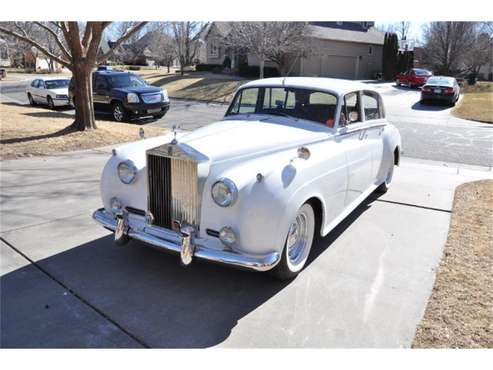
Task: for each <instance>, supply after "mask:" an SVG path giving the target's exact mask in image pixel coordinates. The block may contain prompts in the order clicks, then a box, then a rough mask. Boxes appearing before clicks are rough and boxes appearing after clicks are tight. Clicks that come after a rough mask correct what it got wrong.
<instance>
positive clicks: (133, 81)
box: [107, 73, 147, 88]
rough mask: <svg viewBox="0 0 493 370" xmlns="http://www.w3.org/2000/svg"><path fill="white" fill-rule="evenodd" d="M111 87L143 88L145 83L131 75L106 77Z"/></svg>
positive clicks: (123, 74)
mask: <svg viewBox="0 0 493 370" xmlns="http://www.w3.org/2000/svg"><path fill="white" fill-rule="evenodd" d="M107 78H108V80H109V81H110V84H111V87H113V88H115V87H144V86H147V82H146V81H145V80H143V79H142V78H140V77H139V76H137V75H134V74H132V73H122V74H114V75H109V76H107Z"/></svg>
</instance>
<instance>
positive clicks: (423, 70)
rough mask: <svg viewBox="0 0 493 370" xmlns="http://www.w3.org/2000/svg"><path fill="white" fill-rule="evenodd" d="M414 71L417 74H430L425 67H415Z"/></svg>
mask: <svg viewBox="0 0 493 370" xmlns="http://www.w3.org/2000/svg"><path fill="white" fill-rule="evenodd" d="M414 73H415V74H416V75H417V76H430V75H431V72H430V71H427V70H426V69H415V70H414Z"/></svg>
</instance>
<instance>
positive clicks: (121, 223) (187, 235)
mask: <svg viewBox="0 0 493 370" xmlns="http://www.w3.org/2000/svg"><path fill="white" fill-rule="evenodd" d="M92 217H93V219H94V220H95V221H96V222H98V223H99V224H101V225H102V226H104V227H105V228H107V229H109V230H111V231H114V232H115V241H116V242H120V243H121V242H122V241H125V240H126V239H128V238H130V239H135V240H139V241H141V242H144V243H146V244H149V245H152V246H154V247H156V248H158V249H162V250H166V251H172V252H176V253H179V254H180V260H181V263H182V264H183V265H189V264H190V263H191V262H192V259H193V257H197V258H200V259H203V260H207V261H211V262H216V263H222V264H226V265H231V266H236V267H240V268H245V269H250V270H255V271H267V270H270V269H272V268H273V267H274V266H275V265H276V264H277V263H278V262H279V259H280V255H279V253H277V252H272V253H269V254H266V255H263V256H248V255H244V254H240V253H237V252H234V251H231V250H217V249H212V248H207V247H205V246H204V245H201V244H200V242H196V241H195V240H194V237H193V233H192V230H190V229H188V228H186V227H185V228H182V229H181V231H180V232H179V233H178V232H172V231H170V230H166V231H165V230H163V229H162V228H159V227H155V226H152V225H146V226H145V227H144V228H143V229H142V228H140V229H139V228H132V227H131V226H130V222H129V218H128V214H127V213H126V212H123V213H122V214H121V215H118V216H116V217H115V216H113V215H112V214H110V213H109V212H107V211H106V210H105V209H104V208H100V209H98V210H96V211H95V212H94V213H93V215H92ZM163 231H164V233H163Z"/></svg>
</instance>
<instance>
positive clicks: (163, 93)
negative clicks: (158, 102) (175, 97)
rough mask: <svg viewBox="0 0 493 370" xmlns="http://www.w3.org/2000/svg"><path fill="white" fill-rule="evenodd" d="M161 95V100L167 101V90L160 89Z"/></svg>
mask: <svg viewBox="0 0 493 370" xmlns="http://www.w3.org/2000/svg"><path fill="white" fill-rule="evenodd" d="M161 95H162V96H163V101H168V100H169V98H168V92H167V91H166V90H165V89H162V90H161Z"/></svg>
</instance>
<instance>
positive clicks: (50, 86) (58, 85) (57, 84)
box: [45, 79, 70, 89]
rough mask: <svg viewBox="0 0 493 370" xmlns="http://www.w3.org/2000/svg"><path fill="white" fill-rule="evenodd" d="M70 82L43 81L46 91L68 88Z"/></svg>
mask: <svg viewBox="0 0 493 370" xmlns="http://www.w3.org/2000/svg"><path fill="white" fill-rule="evenodd" d="M69 82H70V80H68V79H67V80H48V81H45V87H46V88H47V89H61V88H64V87H68V84H69Z"/></svg>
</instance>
